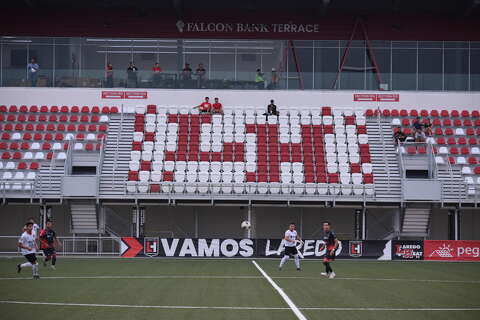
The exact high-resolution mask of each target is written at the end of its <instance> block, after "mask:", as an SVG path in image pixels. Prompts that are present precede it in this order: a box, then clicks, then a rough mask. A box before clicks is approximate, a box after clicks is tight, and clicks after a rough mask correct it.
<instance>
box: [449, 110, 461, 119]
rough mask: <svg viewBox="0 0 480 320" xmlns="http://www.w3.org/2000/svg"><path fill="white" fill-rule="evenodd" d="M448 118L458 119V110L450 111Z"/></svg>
mask: <svg viewBox="0 0 480 320" xmlns="http://www.w3.org/2000/svg"><path fill="white" fill-rule="evenodd" d="M450 116H451V117H452V118H458V117H459V116H460V113H459V112H458V110H452V112H450Z"/></svg>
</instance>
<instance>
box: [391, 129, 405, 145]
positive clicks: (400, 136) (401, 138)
mask: <svg viewBox="0 0 480 320" xmlns="http://www.w3.org/2000/svg"><path fill="white" fill-rule="evenodd" d="M395 130H396V131H395V133H394V135H393V138H394V139H395V144H398V142H405V140H407V135H406V134H405V133H404V132H403V131H402V128H400V127H398V128H396V129H395Z"/></svg>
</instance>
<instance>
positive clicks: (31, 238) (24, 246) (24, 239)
mask: <svg viewBox="0 0 480 320" xmlns="http://www.w3.org/2000/svg"><path fill="white" fill-rule="evenodd" d="M25 227H26V230H25V231H24V232H23V233H22V235H21V237H20V239H18V247H19V248H20V250H21V252H22V255H23V256H24V257H25V259H27V261H28V262H25V263H22V264H18V265H17V272H18V273H20V271H22V268H29V267H31V268H32V274H33V279H40V276H39V275H38V262H37V256H36V255H35V253H36V252H37V237H36V235H34V234H33V222H31V221H28V222H27V223H26V224H25Z"/></svg>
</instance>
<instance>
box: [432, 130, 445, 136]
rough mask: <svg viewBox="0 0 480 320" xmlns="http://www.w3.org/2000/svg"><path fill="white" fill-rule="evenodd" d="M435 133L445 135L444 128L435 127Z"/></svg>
mask: <svg viewBox="0 0 480 320" xmlns="http://www.w3.org/2000/svg"><path fill="white" fill-rule="evenodd" d="M434 133H435V135H437V136H441V135H443V130H442V128H435V130H434Z"/></svg>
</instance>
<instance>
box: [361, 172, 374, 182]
mask: <svg viewBox="0 0 480 320" xmlns="http://www.w3.org/2000/svg"><path fill="white" fill-rule="evenodd" d="M363 183H364V184H372V183H373V175H372V174H371V173H365V174H364V175H363Z"/></svg>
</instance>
